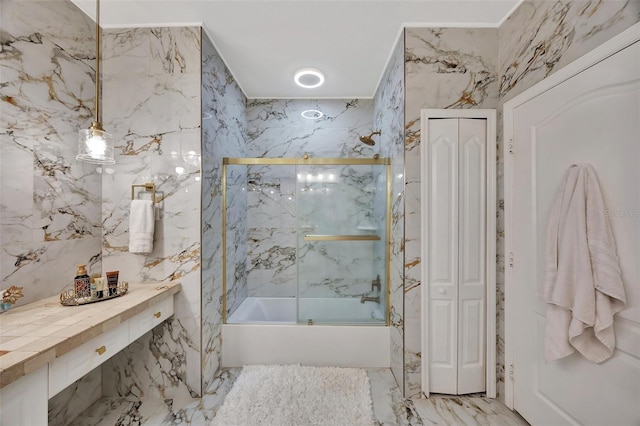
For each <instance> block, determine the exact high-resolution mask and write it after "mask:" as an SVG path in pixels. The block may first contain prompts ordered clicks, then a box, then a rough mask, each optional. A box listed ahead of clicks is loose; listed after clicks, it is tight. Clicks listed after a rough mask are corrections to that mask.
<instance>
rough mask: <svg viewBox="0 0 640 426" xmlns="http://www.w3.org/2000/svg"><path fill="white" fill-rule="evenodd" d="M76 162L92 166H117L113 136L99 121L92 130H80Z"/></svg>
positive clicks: (92, 125) (92, 126)
mask: <svg viewBox="0 0 640 426" xmlns="http://www.w3.org/2000/svg"><path fill="white" fill-rule="evenodd" d="M76 160H80V161H84V162H85V163H92V164H115V163H116V161H115V160H114V159H113V135H112V134H111V133H107V132H105V131H104V129H103V128H102V126H101V125H100V123H99V122H97V121H94V122H93V123H92V124H91V127H90V128H88V129H81V130H79V131H78V155H76Z"/></svg>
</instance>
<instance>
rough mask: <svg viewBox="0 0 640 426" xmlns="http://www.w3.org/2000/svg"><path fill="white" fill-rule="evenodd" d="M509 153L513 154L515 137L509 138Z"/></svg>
mask: <svg viewBox="0 0 640 426" xmlns="http://www.w3.org/2000/svg"><path fill="white" fill-rule="evenodd" d="M509 154H511V155H513V139H512V138H509Z"/></svg>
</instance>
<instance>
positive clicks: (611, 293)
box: [541, 164, 626, 363]
mask: <svg viewBox="0 0 640 426" xmlns="http://www.w3.org/2000/svg"><path fill="white" fill-rule="evenodd" d="M545 264H546V270H545V280H544V284H543V285H542V289H541V290H542V294H543V298H544V300H545V301H546V302H547V312H546V327H545V359H546V361H547V362H549V361H553V360H555V359H559V358H563V357H565V356H568V355H570V354H572V353H573V352H574V351H575V350H578V352H580V353H581V354H582V355H583V356H584V357H585V358H586V359H588V360H589V361H592V362H596V363H600V362H603V361H605V360H607V359H609V358H610V357H611V355H612V354H613V350H614V348H615V335H614V331H613V316H614V315H615V314H616V313H618V312H620V311H622V310H623V309H624V308H625V306H626V299H625V292H624V285H623V282H622V272H621V270H620V266H619V262H618V256H617V254H616V246H615V240H614V238H613V233H612V232H611V227H610V224H609V221H608V218H607V217H606V216H605V205H604V199H603V197H602V192H601V190H600V185H599V184H598V178H597V176H596V172H595V170H594V169H593V167H592V166H591V165H589V164H580V165H573V166H571V167H570V168H569V170H567V172H566V173H565V175H564V178H563V182H562V185H561V187H560V189H559V191H558V193H557V195H556V199H555V201H554V204H553V206H552V208H551V214H550V216H549V224H548V227H547V245H546V258H545Z"/></svg>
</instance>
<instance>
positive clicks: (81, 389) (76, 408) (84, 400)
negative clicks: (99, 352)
mask: <svg viewBox="0 0 640 426" xmlns="http://www.w3.org/2000/svg"><path fill="white" fill-rule="evenodd" d="M101 380H102V369H101V368H100V367H98V368H95V369H93V370H91V371H90V372H89V373H87V374H86V375H84V376H83V377H82V378H81V379H79V380H76V381H75V382H73V383H72V384H70V385H69V386H68V387H66V388H65V389H63V390H62V391H61V392H60V393H59V394H57V395H56V396H54V397H53V398H51V399H49V416H48V417H49V421H48V426H66V425H68V424H69V423H71V421H73V420H74V419H75V418H76V417H78V416H79V415H80V414H81V413H82V412H83V411H84V410H86V409H87V408H88V407H90V406H91V405H92V404H93V403H94V402H96V401H97V400H98V399H100V397H101V396H102V388H101V386H100V383H101Z"/></svg>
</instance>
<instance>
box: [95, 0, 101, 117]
mask: <svg viewBox="0 0 640 426" xmlns="http://www.w3.org/2000/svg"><path fill="white" fill-rule="evenodd" d="M95 114H96V117H95V119H96V121H97V122H98V123H100V0H96V100H95Z"/></svg>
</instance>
